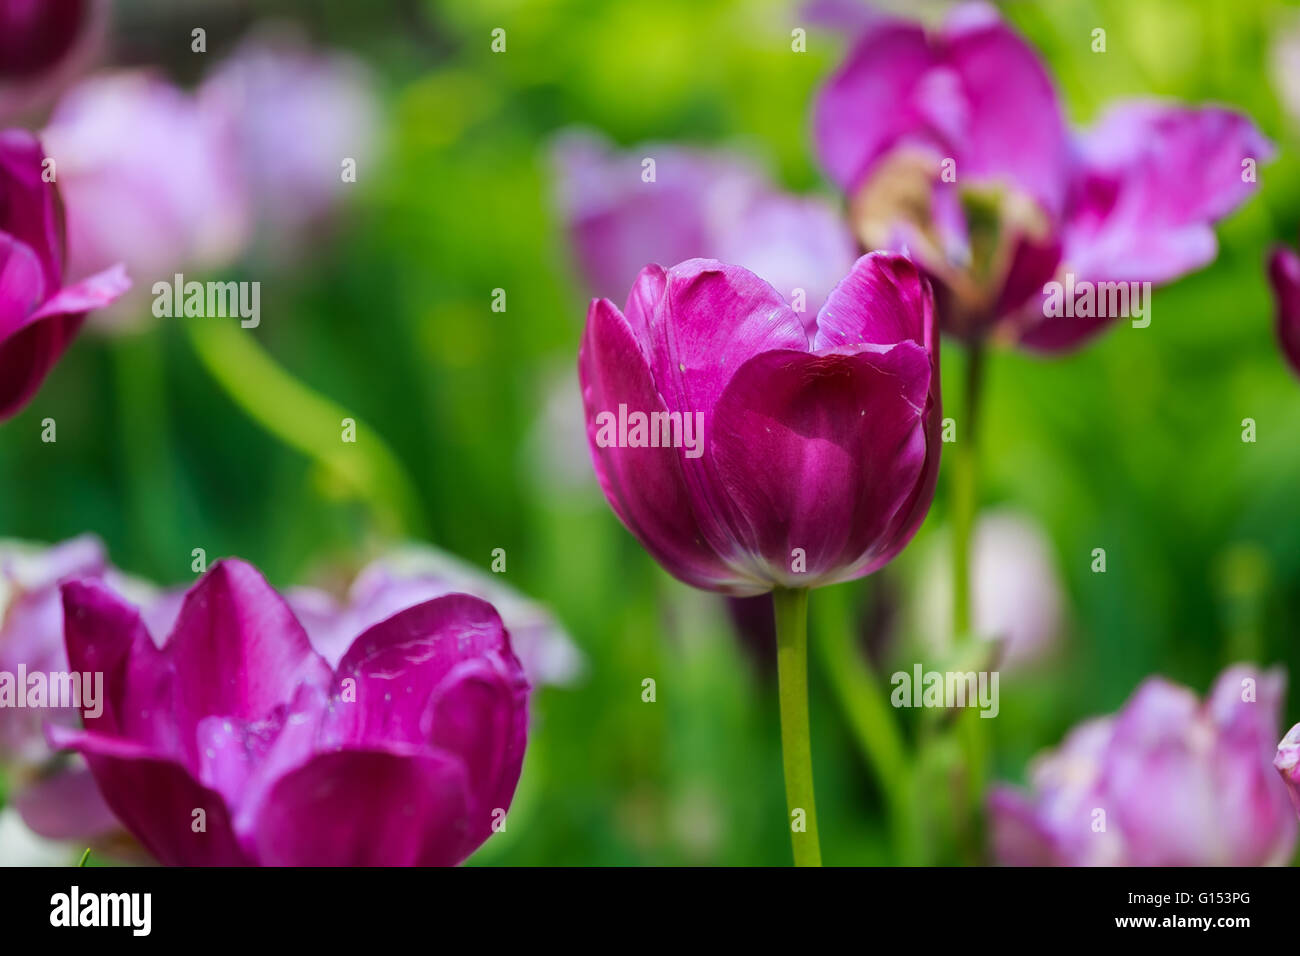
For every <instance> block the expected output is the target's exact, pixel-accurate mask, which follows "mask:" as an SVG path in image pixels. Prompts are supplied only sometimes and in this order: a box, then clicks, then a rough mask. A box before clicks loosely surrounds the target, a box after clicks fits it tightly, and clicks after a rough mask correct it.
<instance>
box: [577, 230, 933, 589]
mask: <svg viewBox="0 0 1300 956" xmlns="http://www.w3.org/2000/svg"><path fill="white" fill-rule="evenodd" d="M937 350H938V340H937V338H936V332H935V326H934V311H933V302H932V300H931V295H930V290H929V287H928V286H927V284H926V282H925V280H924V278H923V277H922V276H921V275H920V273H919V272H918V271H917V269H916V267H915V266H914V265H913V264H912V263H911V262H910V261H908V260H907V259H905V258H903V257H901V256H891V255H885V254H874V255H870V256H864V257H863V258H861V259H859V260H858V262H857V263H856V264H855V265H854V266H853V269H852V271H851V272H850V273H849V275H848V276H847V277H846V278H845V279H844V280H843V281H842V282H840V284H839V285H838V286H836V287H835V290H834V291H833V292H832V293H831V294H830V297H829V298H828V299H827V301H826V304H825V305H824V306H822V309H821V312H820V313H819V314H818V316H817V319H816V326H815V331H814V333H813V335H811V336H810V335H809V334H808V333H807V332H805V330H804V326H803V324H802V323H801V322H800V321H799V318H798V316H796V315H795V313H794V312H793V311H791V309H790V306H789V305H787V304H786V301H785V299H784V298H782V296H781V295H780V293H778V292H777V291H776V290H775V289H773V288H772V286H771V285H769V284H768V283H766V282H764V281H763V280H762V279H760V278H759V277H758V276H756V275H754V274H753V273H751V272H749V271H748V270H746V269H742V268H740V267H738V266H730V265H724V264H722V263H720V262H717V261H713V260H706V259H693V260H690V261H688V262H684V263H681V264H680V265H677V266H674V267H672V268H671V269H667V270H665V269H663V268H661V267H659V266H647V267H646V268H645V269H644V270H643V271H642V273H641V275H640V277H639V278H638V279H637V282H636V284H635V285H634V286H633V288H632V291H631V293H630V294H629V296H628V299H627V307H626V310H625V311H624V312H620V311H619V310H618V307H617V306H615V305H614V304H613V303H612V302H610V301H609V300H608V299H597V300H594V301H593V302H592V304H591V308H590V310H589V312H588V315H587V328H586V332H585V333H584V336H583V341H582V348H581V352H580V355H579V360H578V366H579V374H580V376H581V380H582V390H583V403H584V405H585V408H586V419H587V437H588V442H589V445H590V448H591V455H592V460H593V462H594V464H595V468H596V474H597V477H598V478H599V480H600V484H601V489H602V490H603V491H604V492H605V497H606V498H607V499H608V500H609V503H610V505H611V507H613V509H614V511H615V513H616V514H617V515H618V516H619V518H620V519H621V520H622V522H623V524H624V525H625V526H626V527H627V528H628V530H630V531H631V532H632V533H633V534H634V535H635V536H636V537H637V539H638V540H639V541H640V542H641V544H642V545H643V546H644V547H645V548H646V550H648V551H649V552H650V553H651V554H652V555H653V556H654V557H655V558H656V559H657V560H658V561H659V563H660V564H662V565H663V566H664V567H665V568H666V569H667V570H668V571H669V572H671V573H672V574H673V575H675V576H676V577H678V578H679V579H681V580H682V581H685V582H686V583H688V584H691V585H694V586H696V587H700V588H705V589H707V590H714V591H720V592H723V593H726V594H731V595H736V596H745V595H753V594H761V593H763V592H765V591H770V590H771V589H773V588H774V587H791V588H809V587H819V586H822V585H826V584H833V583H835V582H836V581H846V580H850V579H852V578H857V577H862V576H863V575H866V574H870V573H871V572H872V571H874V570H875V569H877V568H879V567H881V566H882V565H884V564H886V563H887V562H888V561H890V560H891V559H892V558H893V557H894V555H895V554H897V553H898V551H900V550H901V549H902V548H903V546H904V545H905V544H906V543H907V542H908V541H909V540H910V539H911V537H912V535H913V534H914V533H915V531H916V528H917V527H918V526H919V525H920V523H921V521H922V520H923V519H924V517H925V514H926V512H927V510H928V509H929V506H930V501H931V498H932V496H933V493H934V481H935V475H936V472H937V470H938V462H939V435H938V428H939V373H938V368H937V362H938V356H937ZM674 423H675V424H674Z"/></svg>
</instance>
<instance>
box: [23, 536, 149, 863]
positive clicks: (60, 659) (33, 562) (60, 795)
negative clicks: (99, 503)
mask: <svg viewBox="0 0 1300 956" xmlns="http://www.w3.org/2000/svg"><path fill="white" fill-rule="evenodd" d="M91 577H93V578H98V579H102V580H104V581H106V582H108V583H109V584H111V585H112V586H113V587H114V588H115V589H117V590H119V591H121V592H122V593H125V594H130V595H131V597H132V599H133V600H136V601H137V602H138V603H139V604H141V605H142V606H143V607H144V608H145V609H146V610H145V612H144V613H145V614H146V617H147V618H148V620H149V621H150V623H151V624H152V623H153V622H155V621H158V622H161V623H163V624H166V623H167V622H168V620H169V619H170V618H169V615H170V617H174V615H175V608H174V607H173V606H172V602H171V601H170V600H169V599H168V598H167V596H165V595H161V594H158V593H157V592H156V591H155V590H154V589H152V588H151V587H150V586H149V585H146V584H144V583H143V582H139V581H136V580H134V579H132V578H128V577H126V576H124V575H122V574H120V573H119V572H118V571H117V570H116V569H114V568H112V567H110V566H109V564H108V561H107V559H106V557H105V554H104V547H103V545H102V544H101V543H100V541H99V540H98V539H97V538H95V537H94V536H92V535H82V536H81V537H78V538H73V539H71V540H69V541H65V542H63V543H61V544H58V545H54V546H52V547H48V548H46V547H40V546H37V545H32V544H27V543H24V542H0V672H4V673H8V674H17V673H18V672H19V669H20V668H25V670H26V672H27V673H29V674H31V673H36V672H39V673H44V674H49V673H51V672H65V671H67V669H68V658H67V652H66V651H65V649H64V640H63V600H62V597H61V596H60V593H59V591H60V587H61V585H62V584H63V583H64V582H66V581H69V580H73V579H85V578H91ZM48 722H54V723H58V724H61V725H64V726H68V727H76V726H78V725H79V723H80V715H79V714H78V713H77V712H76V711H75V710H74V709H72V708H43V709H39V710H32V709H27V708H10V707H4V708H0V764H3V765H5V766H7V767H8V769H9V771H10V772H11V776H12V783H13V791H12V794H11V796H12V798H13V803H14V806H15V808H16V809H17V810H18V812H19V813H20V814H21V816H22V820H23V822H24V823H25V824H26V825H27V826H28V827H29V828H30V829H31V830H32V831H33V832H35V833H38V834H40V835H41V836H43V837H46V838H49V839H55V840H76V841H78V842H81V843H88V842H95V843H96V844H97V845H98V844H100V843H102V842H103V840H104V838H105V837H106V836H107V835H109V834H112V833H115V832H117V831H118V830H119V827H118V824H117V821H116V820H115V819H114V817H113V815H112V812H111V811H110V810H109V809H108V806H107V805H106V804H105V803H104V800H103V797H101V796H100V794H99V789H98V787H96V786H95V781H94V780H93V778H92V777H91V775H90V772H89V770H88V769H87V768H86V766H85V764H84V763H83V762H82V761H81V759H80V758H79V757H77V758H75V759H71V760H69V759H66V758H65V759H61V760H60V759H54V755H53V754H52V753H51V751H50V748H49V745H48V743H47V742H46V739H45V735H44V733H43V732H42V725H43V724H44V723H48Z"/></svg>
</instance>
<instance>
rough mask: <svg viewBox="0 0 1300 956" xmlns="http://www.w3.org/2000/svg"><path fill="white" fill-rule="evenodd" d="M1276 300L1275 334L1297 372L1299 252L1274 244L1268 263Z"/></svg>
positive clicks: (1299, 371) (1299, 357) (1299, 363)
mask: <svg viewBox="0 0 1300 956" xmlns="http://www.w3.org/2000/svg"><path fill="white" fill-rule="evenodd" d="M1268 277H1269V280H1270V281H1271V282H1272V284H1273V298H1274V300H1275V301H1276V303H1277V338H1278V342H1279V343H1280V344H1281V346H1282V354H1283V355H1284V356H1286V360H1287V362H1289V363H1290V365H1291V368H1292V370H1293V371H1294V372H1295V373H1296V374H1297V375H1300V256H1298V255H1296V253H1295V252H1294V251H1293V250H1291V249H1288V248H1286V247H1285V246H1278V247H1277V248H1276V249H1274V250H1273V255H1272V257H1271V258H1270V259H1269V263H1268Z"/></svg>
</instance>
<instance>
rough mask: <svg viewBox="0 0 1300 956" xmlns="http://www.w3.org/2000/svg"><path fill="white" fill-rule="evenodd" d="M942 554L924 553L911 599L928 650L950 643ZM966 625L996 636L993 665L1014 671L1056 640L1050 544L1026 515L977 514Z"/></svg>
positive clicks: (942, 649) (1057, 591)
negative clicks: (969, 623) (970, 614)
mask: <svg viewBox="0 0 1300 956" xmlns="http://www.w3.org/2000/svg"><path fill="white" fill-rule="evenodd" d="M946 558H947V555H946V554H945V553H944V552H943V550H942V549H940V548H936V549H934V550H933V551H932V553H931V554H930V555H929V556H928V560H927V561H926V564H925V566H924V569H923V573H922V578H921V582H920V586H919V587H918V588H917V591H916V594H915V596H914V600H913V601H912V605H913V607H912V615H913V620H914V621H915V622H916V630H917V632H918V633H919V634H921V635H922V636H923V638H925V640H926V642H927V646H928V648H929V650H931V651H932V652H934V653H937V654H944V653H946V652H947V650H948V648H949V646H950V645H951V643H952V635H953V633H954V629H953V626H952V612H953V607H952V575H951V569H950V568H949V567H948V565H947V561H946V560H945V559H946ZM972 564H973V572H974V578H973V581H972V595H971V596H972V599H973V601H972V612H973V620H972V627H973V630H974V634H975V636H976V637H978V638H984V639H990V640H996V641H997V642H998V648H999V649H998V655H997V660H998V666H999V668H1000V669H1001V670H1003V671H1015V670H1019V669H1022V668H1025V667H1027V666H1030V665H1032V664H1034V663H1037V662H1039V661H1041V660H1042V659H1043V658H1045V657H1046V656H1048V655H1049V654H1050V653H1051V652H1052V650H1053V648H1054V647H1055V646H1056V644H1057V642H1058V639H1059V638H1060V636H1061V629H1062V625H1063V623H1064V622H1063V617H1064V614H1063V605H1064V601H1065V598H1064V595H1063V593H1062V588H1061V580H1060V575H1059V573H1058V571H1057V568H1056V560H1055V558H1054V557H1053V555H1052V548H1051V542H1050V541H1048V540H1047V538H1046V536H1045V535H1044V533H1043V529H1042V528H1041V527H1039V525H1038V524H1037V523H1036V522H1034V521H1033V520H1032V519H1031V518H1029V517H1028V516H1026V515H1022V514H1019V513H1017V512H1014V511H1008V510H998V511H992V512H989V513H986V514H983V515H981V516H980V519H979V522H978V524H977V525H976V527H975V538H974V547H973V561H972Z"/></svg>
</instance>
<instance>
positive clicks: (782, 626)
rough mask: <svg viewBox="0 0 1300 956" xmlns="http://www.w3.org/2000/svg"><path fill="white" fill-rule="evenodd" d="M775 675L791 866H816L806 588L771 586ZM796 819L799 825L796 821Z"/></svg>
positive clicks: (817, 849) (818, 849) (819, 858)
mask: <svg viewBox="0 0 1300 956" xmlns="http://www.w3.org/2000/svg"><path fill="white" fill-rule="evenodd" d="M772 601H773V603H774V605H775V607H776V674H777V683H778V686H779V691H778V693H779V696H780V698H781V758H782V763H783V764H784V766H785V801H786V807H787V809H788V810H789V813H790V841H791V845H792V847H793V849H794V865H795V866H821V865H822V851H821V845H820V844H819V843H818V841H817V807H816V804H815V802H814V800H813V775H812V744H811V735H810V734H809V730H808V591H807V589H805V588H796V589H793V590H790V589H786V588H777V590H775V591H773V592H772ZM800 822H801V823H802V825H799V824H800Z"/></svg>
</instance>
